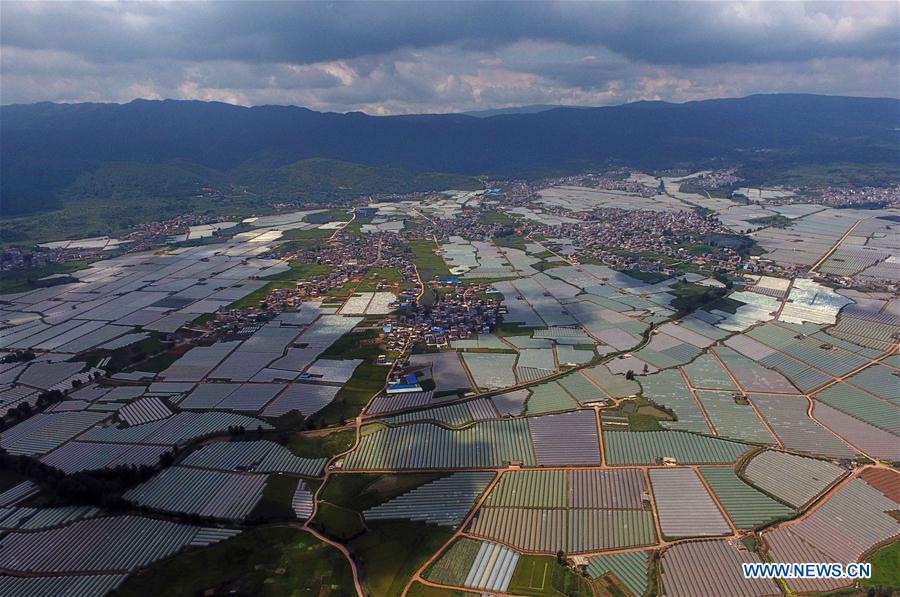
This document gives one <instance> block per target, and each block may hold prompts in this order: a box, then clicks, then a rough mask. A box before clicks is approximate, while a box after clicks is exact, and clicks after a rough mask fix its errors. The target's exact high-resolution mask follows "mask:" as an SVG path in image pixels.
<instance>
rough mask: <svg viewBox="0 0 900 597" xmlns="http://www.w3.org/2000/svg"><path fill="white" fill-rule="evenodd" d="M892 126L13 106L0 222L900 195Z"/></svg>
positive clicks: (858, 101) (0, 131)
mask: <svg viewBox="0 0 900 597" xmlns="http://www.w3.org/2000/svg"><path fill="white" fill-rule="evenodd" d="M898 123H900V100H897V99H890V98H857V97H835V96H816V95H783V94H782V95H756V96H750V97H745V98H738V99H717V100H705V101H697V102H688V103H684V104H672V103H666V102H646V101H644V102H636V103H631V104H625V105H621V106H612V107H603V108H564V107H558V108H550V109H546V110H543V109H542V110H540V111H537V112H535V111H533V110H530V109H526V110H525V111H524V112H522V113H500V114H495V115H478V116H477V117H476V116H471V115H466V114H422V115H410V116H369V115H366V114H362V113H358V112H352V113H346V114H338V113H330V112H329V113H323V112H315V111H312V110H309V109H306V108H300V107H293V106H257V107H249V108H248V107H242V106H235V105H230V104H224V103H216V102H200V101H175V100H162V101H150V100H135V101H132V102H130V103H127V104H97V103H83V104H55V103H37V104H18V105H7V106H3V107H2V108H0V156H2V160H0V210H2V213H3V215H4V216H10V215H17V214H24V213H30V212H35V211H40V210H44V209H49V208H52V207H55V206H58V205H59V204H60V203H61V202H63V201H74V200H78V199H79V198H84V197H120V198H123V199H128V198H130V197H132V196H136V195H137V196H141V197H153V196H168V197H172V196H178V195H179V194H182V193H196V192H197V190H198V189H199V188H201V187H203V186H213V187H223V186H224V187H228V188H245V189H250V190H251V191H252V192H255V193H269V194H272V195H273V198H277V197H280V196H283V194H284V193H290V192H292V189H294V190H301V189H298V188H297V186H296V185H302V184H313V190H314V191H316V192H315V194H317V195H322V196H328V195H329V194H331V195H334V194H340V193H341V192H345V191H346V192H381V191H390V190H404V191H408V190H428V189H430V188H441V187H443V188H447V187H452V186H463V185H465V184H466V183H467V182H469V183H471V180H472V179H471V178H470V177H473V176H481V175H485V176H492V177H536V176H542V175H549V174H563V173H573V172H578V171H583V170H585V169H594V168H601V167H606V166H610V165H627V166H630V167H635V168H642V169H646V170H654V169H665V168H679V167H690V168H695V167H696V168H708V167H717V166H730V165H738V166H741V167H742V168H745V169H746V171H747V172H748V173H750V174H751V177H752V175H753V173H757V174H758V173H760V172H768V171H771V170H776V171H777V170H779V169H787V168H792V167H803V166H808V165H823V164H857V165H862V166H864V167H867V166H869V165H879V166H880V167H882V168H883V167H884V166H885V165H887V168H888V178H893V179H894V180H897V179H898V176H897V164H898V159H900V150H898V147H900V145H898V130H900V129H898ZM348 176H349V177H350V178H351V182H350V183H349V184H348V183H347V177H348ZM311 181H312V182H311ZM317 185H318V186H317Z"/></svg>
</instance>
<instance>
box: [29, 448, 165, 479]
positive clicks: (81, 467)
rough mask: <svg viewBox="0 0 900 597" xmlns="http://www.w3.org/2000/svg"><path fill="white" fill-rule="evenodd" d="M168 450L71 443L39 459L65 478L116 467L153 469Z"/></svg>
mask: <svg viewBox="0 0 900 597" xmlns="http://www.w3.org/2000/svg"><path fill="white" fill-rule="evenodd" d="M168 451H169V447H167V446H155V445H138V444H127V443H124V444H115V443H110V444H108V443H95V442H83V441H70V442H66V443H64V444H63V445H62V446H60V447H59V448H57V449H55V450H53V451H52V452H50V453H49V454H47V455H45V456H42V457H41V462H43V463H44V464H47V465H49V466H52V467H55V468H58V469H59V470H61V471H63V472H64V473H67V474H72V473H77V472H79V471H88V470H99V469H104V468H114V467H117V466H154V465H156V464H157V463H158V462H159V458H160V456H162V455H163V454H165V453H166V452H168Z"/></svg>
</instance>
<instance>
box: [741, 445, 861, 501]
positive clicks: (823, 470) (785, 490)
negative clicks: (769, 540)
mask: <svg viewBox="0 0 900 597" xmlns="http://www.w3.org/2000/svg"><path fill="white" fill-rule="evenodd" d="M844 473H845V471H844V470H843V469H842V468H841V467H839V466H836V465H834V464H831V463H830V462H826V461H824V460H815V459H813V458H805V457H803V456H795V455H793V454H787V453H785V452H775V451H772V450H765V451H763V452H760V453H759V454H757V455H755V456H754V457H753V458H751V459H750V460H749V461H747V464H746V465H745V466H744V470H743V476H744V478H746V479H747V480H748V481H749V482H750V483H752V484H753V485H755V486H756V487H759V488H760V489H762V490H763V491H765V492H766V493H768V494H769V495H771V496H775V497H777V498H778V499H780V500H781V501H783V502H785V503H786V504H790V505H791V506H793V507H795V508H800V507H802V506H804V505H805V504H807V503H808V502H810V501H811V500H812V499H813V498H815V497H816V496H818V495H819V494H821V493H822V492H823V491H825V490H826V489H827V488H828V487H829V486H830V485H831V484H832V483H834V482H835V481H837V480H838V479H839V478H841V477H842V476H843V475H844Z"/></svg>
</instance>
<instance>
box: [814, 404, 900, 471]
mask: <svg viewBox="0 0 900 597" xmlns="http://www.w3.org/2000/svg"><path fill="white" fill-rule="evenodd" d="M812 414H813V417H815V419H816V420H817V421H819V422H820V423H821V424H822V425H825V426H827V427H828V428H829V429H831V430H832V431H834V432H835V433H836V434H838V435H839V436H840V437H841V438H844V439H845V440H846V441H847V442H848V443H849V444H850V445H852V446H853V447H854V448H855V449H858V450H860V451H862V452H864V453H866V454H868V455H869V456H871V457H873V458H878V459H881V460H888V461H890V462H897V461H898V460H900V443H898V442H897V436H896V435H894V434H892V433H889V432H887V431H883V430H881V429H879V428H878V427H874V426H872V425H869V424H868V423H865V422H863V421H860V420H859V419H857V418H855V417H851V416H850V415H848V414H845V413H843V412H841V411H839V410H837V409H836V408H832V407H830V406H828V405H827V404H823V403H821V402H818V401H815V400H814V401H813V412H812Z"/></svg>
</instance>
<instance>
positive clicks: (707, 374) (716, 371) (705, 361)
mask: <svg viewBox="0 0 900 597" xmlns="http://www.w3.org/2000/svg"><path fill="white" fill-rule="evenodd" d="M682 370H683V371H684V374H685V375H686V376H687V378H688V380H689V381H690V384H691V386H692V387H694V388H695V389H698V390H723V391H729V392H736V391H737V389H738V388H737V386H736V385H734V381H732V379H731V377H730V376H729V375H728V372H727V371H725V369H723V368H722V365H721V364H720V363H719V361H718V360H716V358H715V357H713V356H712V355H710V354H703V355H700V356H699V357H697V358H696V359H694V361H693V362H692V363H690V364H688V365H685V366H684V367H682Z"/></svg>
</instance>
